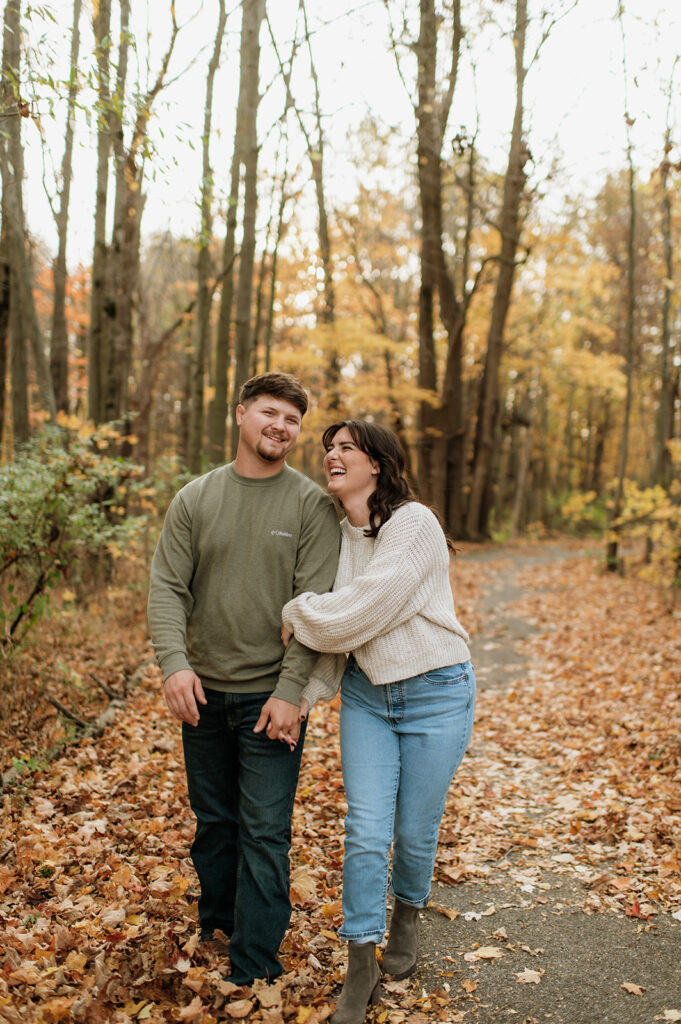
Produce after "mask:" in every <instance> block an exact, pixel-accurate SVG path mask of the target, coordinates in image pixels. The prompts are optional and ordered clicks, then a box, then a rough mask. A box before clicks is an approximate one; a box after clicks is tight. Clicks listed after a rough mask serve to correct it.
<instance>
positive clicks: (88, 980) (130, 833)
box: [0, 559, 681, 1024]
mask: <svg viewBox="0 0 681 1024" xmlns="http://www.w3.org/2000/svg"><path fill="white" fill-rule="evenodd" d="M493 571H494V566H493V565H489V566H486V567H484V569H483V567H481V566H480V565H472V564H467V563H466V562H465V561H463V560H462V561H460V562H459V563H458V564H457V565H456V589H457V607H458V610H459V613H460V615H461V618H462V620H464V621H466V622H472V623H473V625H474V627H475V616H476V609H475V607H474V604H473V597H474V596H476V594H477V590H478V588H479V587H481V586H482V585H483V584H484V573H485V572H487V573H488V574H489V573H491V572H493ZM519 582H524V583H525V585H526V586H527V588H528V590H527V596H526V597H524V598H523V600H522V601H520V602H518V605H517V606H516V608H515V609H514V610H515V611H517V613H518V614H521V615H523V616H525V617H527V618H530V619H533V620H534V622H535V624H536V627H537V629H538V632H537V634H535V635H534V636H533V637H531V638H530V639H529V640H528V641H526V643H527V652H528V663H529V667H528V669H527V671H526V673H525V674H524V675H523V676H522V678H519V679H518V680H517V681H516V682H513V683H511V685H509V686H507V687H505V688H503V689H494V690H485V691H483V692H481V693H480V695H479V700H478V710H477V718H476V729H475V733H474V741H473V744H472V747H471V750H470V752H469V754H468V755H467V756H466V758H465V759H464V762H463V764H462V766H461V768H460V770H459V773H458V774H457V778H456V780H455V783H454V785H453V786H452V789H451V792H450V796H449V798H448V801H447V807H446V812H445V818H444V820H443V825H442V830H441V843H440V848H439V855H438V861H437V864H436V878H437V879H438V880H439V881H441V882H443V883H444V884H445V885H448V886H456V885H457V884H459V883H460V882H463V881H465V880H466V879H471V878H473V879H482V880H488V881H490V883H493V882H494V879H495V877H497V876H498V875H499V874H501V875H506V876H507V877H511V878H512V879H513V881H514V883H515V884H516V885H517V886H518V888H519V889H521V890H522V891H523V893H525V894H527V896H528V897H531V900H530V901H528V902H531V901H532V900H534V901H539V900H541V899H545V896H544V895H543V894H544V893H545V891H546V890H548V889H549V888H550V882H546V881H545V876H546V875H548V874H549V873H556V872H558V873H567V874H570V875H572V876H573V877H575V879H577V880H578V881H579V882H580V883H581V891H582V892H583V899H582V909H583V910H584V912H586V913H589V914H593V913H599V912H604V911H612V910H616V911H619V912H620V913H624V914H627V915H629V916H631V917H634V918H640V920H641V924H642V925H647V923H648V922H649V921H650V920H651V919H653V918H654V916H655V915H658V914H661V913H668V912H669V913H673V914H674V915H675V916H678V914H679V911H680V910H681V859H680V858H681V800H679V796H678V794H679V792H681V787H680V786H679V783H680V782H681V740H680V739H679V737H681V728H680V727H681V630H679V628H678V626H679V621H678V615H675V614H674V613H673V612H670V611H669V609H668V608H667V607H666V605H665V602H664V599H663V597H662V596H661V595H660V594H658V593H657V592H656V591H654V590H653V589H651V588H650V586H649V585H647V584H643V583H641V582H640V581H636V580H629V579H624V580H623V579H620V578H619V577H612V576H605V575H601V574H600V573H599V572H598V571H597V569H596V568H595V567H594V565H592V564H591V563H590V562H589V561H588V560H585V559H572V560H570V563H569V566H566V565H564V564H560V563H558V564H552V565H549V566H546V567H545V568H537V567H536V566H535V567H532V569H531V570H530V569H528V570H526V571H524V572H523V573H521V574H520V577H519ZM566 612H569V614H566ZM474 631H475V630H473V632H474ZM337 719H338V708H337V706H331V707H329V708H326V709H324V711H322V712H320V711H317V712H316V713H315V714H314V715H313V717H312V720H311V722H310V727H309V731H308V741H307V743H306V750H305V755H304V764H303V769H302V772H301V779H300V786H299V791H298V798H297V801H296V807H295V812H294V844H293V851H292V889H291V897H292V904H293V908H294V909H293V918H292V926H291V929H290V930H289V932H288V933H287V936H286V938H285V940H284V944H283V947H282V960H283V963H284V968H285V974H284V975H283V977H282V978H281V979H279V980H278V981H277V983H276V984H274V985H270V986H267V985H263V984H261V983H256V984H254V985H253V986H250V987H240V988H239V987H237V986H234V985H233V984H232V983H231V982H230V981H229V975H228V962H227V961H226V959H225V957H224V956H223V955H221V954H220V951H219V950H218V951H216V950H215V949H213V948H204V945H203V944H201V943H199V942H198V939H197V932H196V899H197V886H196V881H195V877H194V873H193V868H192V865H191V861H190V859H189V845H190V843H191V838H192V832H193V824H192V819H191V815H190V812H189V810H188V806H187V798H186V787H185V781H184V769H183V762H182V751H181V742H180V736H179V730H178V729H177V726H176V725H175V723H173V722H172V721H171V720H170V719H169V717H168V716H167V714H166V712H165V709H164V705H163V701H162V696H161V692H160V686H159V677H158V673H157V670H156V669H155V668H153V667H149V668H148V670H147V671H146V673H145V675H144V677H143V679H142V681H141V684H140V685H139V686H138V687H137V688H136V690H135V691H134V692H133V693H132V694H131V696H130V697H129V699H128V703H127V706H126V707H125V709H124V710H123V711H122V712H121V713H120V714H119V716H118V718H117V720H116V722H115V725H114V726H113V727H112V728H111V729H109V730H108V731H107V732H105V733H104V735H103V736H101V737H100V738H98V739H95V738H92V737H88V738H85V739H83V740H82V741H81V742H80V743H78V744H74V745H72V746H70V747H67V748H66V749H65V751H64V752H63V754H62V756H61V757H60V759H59V760H57V761H55V762H53V763H51V764H49V765H46V766H45V767H44V768H43V769H42V770H41V771H37V772H36V773H35V774H34V775H33V778H32V786H31V788H30V790H26V789H25V788H20V789H18V790H16V791H14V790H13V791H11V792H7V793H5V794H4V795H3V812H4V813H3V823H2V832H1V838H0V943H1V947H2V951H3V952H2V959H1V960H0V965H1V970H0V1020H2V1021H7V1022H10V1024H14V1022H22V1024H23V1022H33V1021H35V1022H39V1024H43V1022H44V1024H50V1022H59V1021H74V1022H87V1024H103V1022H107V1024H108V1022H113V1024H128V1022H135V1021H147V1022H150V1024H159V1022H161V1021H169V1020H170V1021H172V1020H177V1021H180V1020H184V1021H199V1022H202V1024H211V1022H213V1021H228V1020H248V1021H253V1022H263V1024H284V1022H286V1024H288V1022H291V1021H295V1022H296V1024H320V1022H322V1021H324V1020H326V1019H328V1017H329V1016H330V1014H331V1012H332V1010H333V1004H334V1000H335V998H336V994H337V991H338V985H339V983H340V982H342V977H343V973H344V963H345V951H344V947H343V945H342V944H341V943H340V942H339V940H338V938H337V928H338V926H339V924H340V922H341V920H342V911H341V904H340V896H341V866H342V818H343V815H344V812H345V804H344V797H343V788H342V780H341V774H340V759H339V753H338V740H337V736H338V720H337ZM499 908H500V909H502V905H499ZM433 910H435V911H439V912H440V913H442V914H444V915H445V916H447V917H449V918H450V919H454V918H455V917H457V916H459V912H458V911H451V910H448V909H447V908H444V907H441V906H438V904H437V903H434V904H433ZM495 910H496V906H495V904H494V903H492V902H490V903H488V904H487V905H486V907H485V909H484V910H483V909H482V908H481V909H480V911H479V916H480V917H481V918H482V917H483V916H488V917H489V918H490V939H492V941H494V939H496V941H497V942H499V940H501V941H502V945H501V946H499V945H489V946H485V945H483V946H477V948H474V949H472V950H469V951H463V952H461V953H458V954H457V955H456V956H453V957H447V958H446V959H447V960H449V961H450V962H451V963H452V966H453V967H454V968H455V969H454V970H453V971H452V972H449V974H450V977H451V979H452V981H451V984H450V982H449V980H447V979H446V978H445V977H444V976H443V984H442V987H441V988H438V989H436V990H435V991H434V992H430V993H428V992H425V991H424V990H422V989H421V988H420V986H419V982H418V976H416V977H415V978H413V979H407V980H406V981H403V982H386V983H384V985H383V997H382V1000H381V1003H380V1004H379V1006H378V1007H377V1008H376V1009H374V1010H372V1011H371V1013H370V1017H369V1019H370V1020H372V1021H374V1022H376V1021H377V1022H379V1024H401V1022H403V1021H409V1022H417V1024H418V1022H419V1021H421V1022H428V1024H431V1022H434V1021H438V1020H440V1021H447V1022H450V1021H451V1022H454V1021H464V1020H467V1019H472V1016H471V1015H472V1014H474V1013H475V1006H474V1005H473V1004H472V1003H471V1000H473V1001H474V1000H475V988H476V982H475V977H474V976H471V975H470V974H466V973H463V974H462V973H461V972H462V971H463V972H470V971H471V970H473V971H477V970H484V971H490V970H491V971H493V970H495V965H496V964H497V963H502V962H503V961H504V960H505V959H507V957H509V956H510V957H513V956H514V954H517V955H518V956H519V957H520V956H522V955H523V954H524V955H525V956H526V955H527V954H531V955H533V956H540V955H541V953H542V952H543V950H534V951H533V950H530V949H529V948H527V947H522V946H519V947H518V946H513V945H512V944H511V943H509V942H508V936H507V934H506V930H505V929H498V930H495V929H494V924H493V920H494V913H495ZM477 916H478V915H477V914H476V917H477ZM504 942H505V943H506V945H503V943H504ZM476 945H477V944H476ZM470 954H473V955H472V956H471V955H470ZM446 973H447V972H443V975H444V974H446ZM542 976H543V969H542V968H541V967H539V966H537V961H536V960H535V962H534V966H533V967H532V968H530V967H527V966H525V965H524V964H522V963H518V970H517V971H516V981H518V982H521V983H525V984H528V983H529V984H530V985H538V986H540V980H541V978H542ZM457 979H458V980H457ZM621 984H622V987H623V988H624V990H625V992H629V993H631V995H634V994H638V993H634V992H633V989H635V988H637V987H639V986H637V984H636V983H635V982H633V981H630V979H624V980H623V981H622V982H621ZM677 1012H679V1011H677V1010H675V1009H672V1008H669V1010H666V1011H665V1015H664V1017H662V1018H659V1019H668V1020H674V1019H678V1018H677V1017H676V1016H675V1014H676V1013H677ZM667 1014H668V1016H667Z"/></svg>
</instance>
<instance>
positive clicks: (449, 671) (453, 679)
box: [421, 661, 468, 686]
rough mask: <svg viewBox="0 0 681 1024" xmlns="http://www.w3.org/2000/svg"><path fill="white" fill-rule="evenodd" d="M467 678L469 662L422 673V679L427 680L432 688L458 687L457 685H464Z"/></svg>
mask: <svg viewBox="0 0 681 1024" xmlns="http://www.w3.org/2000/svg"><path fill="white" fill-rule="evenodd" d="M467 678H468V662H465V661H464V662H462V663H461V664H460V665H445V666H444V668H435V669H433V670H432V672H422V673H421V679H425V681H426V682H427V683H430V684H431V685H432V686H456V685H457V683H464V682H465V681H466V679H467Z"/></svg>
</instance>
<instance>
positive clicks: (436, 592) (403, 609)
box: [282, 501, 470, 706]
mask: <svg viewBox="0 0 681 1024" xmlns="http://www.w3.org/2000/svg"><path fill="white" fill-rule="evenodd" d="M364 530H365V527H362V526H351V525H350V523H349V522H348V520H347V519H344V520H343V522H342V523H341V536H342V542H341V553H340V560H339V563H338V571H337V573H336V580H335V583H334V585H333V590H332V591H331V592H330V593H328V594H312V593H305V594H300V595H299V596H298V597H296V598H294V599H293V600H292V601H289V602H288V603H287V604H286V605H284V609H283V612H282V620H283V623H284V625H285V626H286V628H287V629H289V630H290V631H291V632H292V633H293V634H294V635H295V636H296V638H297V639H298V640H299V641H300V642H301V643H303V644H305V645H306V646H307V647H311V648H312V649H313V650H316V651H321V652H323V654H322V655H321V656H320V658H319V659H318V661H317V665H316V667H315V669H314V671H313V673H312V675H311V677H310V682H309V684H308V686H307V687H306V689H305V691H304V693H303V696H304V697H306V698H307V700H308V702H309V704H310V706H312V705H313V704H314V703H315V701H317V700H319V699H325V700H330V699H331V697H333V695H334V694H335V693H336V692H337V691H338V687H339V686H340V681H341V678H342V675H343V670H344V667H345V662H346V654H347V653H349V652H352V653H353V654H354V656H355V659H356V660H357V663H358V665H359V667H360V668H361V669H362V671H363V672H365V673H366V675H367V676H368V677H369V679H370V680H371V682H372V683H373V684H374V685H382V684H386V683H392V682H395V681H396V680H398V679H408V678H410V677H411V676H416V675H420V674H421V673H423V672H428V671H432V670H433V669H436V668H442V667H443V666H445V665H456V664H459V663H460V662H462V661H468V660H469V658H470V652H469V650H468V645H467V641H468V634H467V633H466V631H465V630H464V628H463V626H462V625H461V623H460V622H459V621H458V619H457V617H456V614H455V611H454V600H453V598H452V590H451V586H450V582H449V551H448V549H447V543H446V541H445V538H444V534H443V532H442V528H441V527H440V524H439V523H438V521H437V519H436V518H435V516H434V514H433V513H432V512H431V511H430V509H428V508H426V506H425V505H421V504H420V503H419V502H416V501H411V502H408V503H407V504H406V505H402V506H400V508H398V509H396V511H395V512H393V514H392V516H391V517H390V519H389V520H388V521H387V523H385V524H384V525H383V526H382V527H381V529H380V531H379V533H378V536H377V537H375V538H374V537H365V536H364Z"/></svg>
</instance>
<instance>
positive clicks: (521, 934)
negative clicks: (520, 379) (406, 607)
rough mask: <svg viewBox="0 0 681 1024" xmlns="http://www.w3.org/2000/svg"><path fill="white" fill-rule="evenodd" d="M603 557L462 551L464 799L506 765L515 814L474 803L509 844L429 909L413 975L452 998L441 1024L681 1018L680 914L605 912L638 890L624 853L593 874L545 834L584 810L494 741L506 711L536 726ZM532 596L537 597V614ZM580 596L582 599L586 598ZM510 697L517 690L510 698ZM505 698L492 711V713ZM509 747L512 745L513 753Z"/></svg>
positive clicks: (576, 854)
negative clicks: (468, 664)
mask: <svg viewBox="0 0 681 1024" xmlns="http://www.w3.org/2000/svg"><path fill="white" fill-rule="evenodd" d="M599 555H600V552H591V553H590V554H589V553H587V552H586V551H584V550H580V549H579V548H576V547H573V546H560V545H555V544H548V543H541V544H538V545H530V546H524V545H514V546H505V547H503V548H479V549H471V550H468V551H465V552H463V553H462V554H460V555H459V558H460V559H461V563H460V565H459V566H458V570H459V573H460V575H461V576H462V577H466V576H470V577H471V579H473V580H474V581H475V583H476V586H477V587H479V596H478V598H477V600H476V602H475V607H474V615H473V618H474V621H475V622H476V623H477V628H476V629H474V630H473V639H472V653H473V661H474V664H475V666H476V674H477V677H478V683H479V687H478V712H479V716H480V718H481V729H480V731H478V728H477V725H476V730H475V731H474V735H473V740H472V743H471V746H470V748H469V751H468V753H467V755H466V759H465V761H464V764H463V765H462V768H461V769H460V775H462V777H463V778H462V783H463V788H464V792H465V791H466V789H467V788H468V785H469V780H470V779H471V778H472V779H474V780H475V781H476V783H477V787H476V790H475V792H476V793H477V794H485V792H486V788H489V787H487V786H486V782H487V781H488V782H489V784H490V786H491V788H492V789H493V790H494V791H495V792H501V791H503V784H500V783H499V779H498V776H499V773H500V771H501V773H502V774H503V773H504V771H506V773H507V781H509V782H510V784H511V786H512V788H513V789H514V793H515V802H516V806H515V807H512V808H511V809H510V810H511V813H510V815H509V813H508V812H509V808H508V802H507V801H503V800H502V801H500V806H498V808H495V806H494V803H495V800H494V795H493V794H492V795H491V801H490V805H487V804H486V803H485V802H483V804H482V806H479V805H478V808H476V799H475V797H474V798H473V801H472V806H471V808H470V815H471V822H472V831H475V821H476V809H479V810H480V811H481V812H482V814H481V818H484V817H485V816H487V817H489V816H490V815H491V816H492V817H494V815H495V814H496V813H497V811H498V813H499V814H505V824H506V825H507V828H508V836H509V841H508V843H507V846H506V849H502V850H501V851H500V852H499V854H498V856H497V857H496V859H495V858H493V857H492V858H490V859H489V860H487V861H486V863H484V864H479V869H480V874H481V877H480V878H477V877H466V878H465V879H463V880H461V881H459V882H458V884H455V885H451V884H447V882H448V881H449V879H447V878H446V876H445V880H444V881H440V882H439V883H438V884H437V885H436V886H435V887H434V889H433V894H432V904H431V908H430V909H429V910H428V911H427V912H426V913H424V914H423V915H422V916H423V926H422V936H423V955H422V961H421V965H420V968H419V971H418V973H417V976H416V979H417V983H418V984H420V985H422V986H423V988H424V989H425V990H426V991H428V992H431V993H432V992H433V991H434V990H437V989H438V988H442V987H443V985H448V986H449V990H450V991H455V992H457V996H456V997H455V1001H454V1006H453V1007H452V1008H451V1009H450V1011H449V1014H448V1015H447V1016H445V1017H444V1018H443V1019H446V1020H447V1021H458V1020H461V1021H466V1022H469V1021H476V1022H478V1024H499V1022H502V1021H509V1022H517V1024H520V1022H522V1024H539V1022H544V1021H547V1022H548V1021H550V1022H552V1024H605V1022H608V1024H609V1022H612V1024H652V1022H653V1021H658V1020H676V1021H679V1020H681V967H680V957H679V948H680V946H679V943H680V940H681V924H680V923H679V920H678V918H679V917H681V914H679V913H678V910H677V913H676V915H675V917H676V919H675V917H672V915H671V913H666V914H664V913H657V911H656V910H654V908H652V907H649V906H647V905H645V904H644V905H643V909H641V905H642V903H643V896H641V898H640V900H639V899H638V898H637V897H635V896H634V898H633V902H631V901H630V905H629V906H628V907H626V908H622V906H621V905H618V904H617V903H616V902H614V901H612V900H610V902H609V903H608V901H607V900H602V901H601V903H600V905H599V900H598V897H596V896H594V895H593V894H595V893H598V892H599V891H602V890H603V888H604V887H605V888H607V886H608V883H613V884H614V885H615V886H617V885H619V886H620V887H623V888H625V889H626V888H627V883H628V882H629V884H632V887H633V883H632V880H631V878H629V879H628V878H627V876H628V875H632V874H633V873H634V872H633V871H632V867H631V865H630V864H627V863H626V860H627V857H626V852H624V851H623V852H622V858H621V859H622V861H623V863H617V862H616V857H615V856H613V857H611V858H606V859H605V860H602V861H601V862H600V863H599V865H598V867H595V869H594V867H592V866H591V865H593V860H592V861H591V865H590V864H589V861H590V857H589V851H588V845H587V844H584V843H583V842H580V839H579V836H574V835H572V836H570V840H571V841H570V842H569V843H566V845H565V846H564V847H561V845H560V843H558V844H555V843H552V842H551V839H546V838H545V836H550V835H551V833H553V838H554V839H555V838H559V837H560V830H558V835H556V832H557V830H556V828H555V825H556V817H557V815H560V813H561V810H562V811H563V812H565V811H567V812H572V813H573V814H574V813H575V812H577V815H578V816H579V794H578V793H577V794H576V793H575V792H570V791H569V790H568V791H566V790H565V785H564V778H561V775H560V772H559V771H558V770H557V768H556V765H555V763H553V759H552V757H545V758H537V757H532V756H528V757H526V758H524V759H523V754H522V749H521V750H520V752H518V750H517V748H516V749H515V750H513V754H512V755H511V756H510V757H506V755H504V756H505V757H506V761H507V765H506V766H505V767H502V766H501V765H500V764H499V753H500V747H499V746H498V744H497V741H498V739H499V732H500V723H501V729H503V723H504V716H505V715H508V716H509V717H508V721H509V723H510V721H511V717H516V716H523V717H524V721H523V723H522V729H523V730H530V731H534V730H536V731H540V730H541V727H542V723H541V721H537V720H536V719H537V711H536V708H530V707H529V706H528V708H527V709H525V713H524V714H523V708H522V700H523V697H522V694H523V689H524V688H525V687H526V686H528V687H531V686H532V685H533V682H534V681H535V680H536V679H541V678H542V677H545V676H547V675H548V674H550V672H551V668H550V667H548V668H547V666H546V665H545V664H543V659H544V657H545V655H546V654H547V653H548V651H549V650H551V647H552V642H551V634H552V632H555V631H556V629H557V624H556V622H555V621H554V620H553V619H552V615H553V614H555V609H556V608H562V609H563V611H564V613H565V614H569V611H570V609H571V607H572V602H573V600H574V586H575V581H574V580H573V579H572V577H573V576H578V575H580V572H581V573H584V572H586V573H587V575H588V574H589V573H593V572H594V567H595V566H596V564H597V559H598V556H599ZM589 563H591V568H589V567H588V566H589ZM471 570H473V574H472V576H471ZM575 570H579V571H575ZM543 594H546V595H547V597H548V596H551V597H552V599H553V605H552V607H551V608H550V609H549V610H547V613H546V615H547V618H546V620H544V621H542V622H538V621H537V618H538V617H537V608H538V607H541V605H542V595H543ZM528 597H531V598H532V599H533V602H534V603H533V604H531V606H530V607H528V606H527V604H526V599H527V598H528ZM584 597H585V600H587V599H588V595H587V594H586V593H585V595H584ZM457 603H458V602H457ZM576 628H579V627H576ZM559 642H560V641H559ZM509 690H512V691H515V699H514V697H513V693H511V694H510V701H509ZM504 702H506V706H505V707H501V708H497V709H496V711H495V709H494V705H497V704H502V705H503V704H504ZM490 708H492V711H491V714H492V716H494V714H495V713H496V714H497V720H496V721H495V723H494V728H493V729H492V730H490V729H488V728H486V722H487V716H488V715H489V714H490ZM544 713H545V715H546V716H550V714H551V708H550V707H545V708H544ZM577 735H578V734H577ZM587 742H588V741H587ZM574 745H575V746H578V743H576V744H574ZM512 748H513V742H512V741H511V742H510V743H509V745H508V746H507V751H508V750H509V749H512ZM521 748H522V739H521ZM571 753H572V750H567V751H566V754H568V755H569V754H571ZM485 776H488V779H487V780H486V779H485ZM476 777H477V778H476ZM458 780H459V776H457V780H455V782H454V784H453V790H456V788H457V781H458ZM454 802H455V803H457V798H456V796H455V797H454ZM504 805H505V806H504ZM586 817H587V820H590V816H589V815H587V816H586ZM577 824H579V822H577ZM502 827H503V826H502ZM523 834H524V836H525V837H526V838H525V841H523ZM511 835H512V839H511V838H510V837H511ZM568 835H569V830H568ZM574 840H577V842H576V843H575V842H574ZM525 844H526V845H525ZM542 846H545V847H546V853H545V854H543V853H542ZM599 876H600V877H599ZM441 877H442V875H441ZM609 891H610V892H613V891H615V890H613V889H612V888H611V889H610V890H609ZM677 908H678V904H677ZM623 911H624V912H623ZM651 911H652V913H651ZM476 944H479V945H478V947H477V949H476ZM416 979H415V980H416ZM625 985H626V986H627V987H626V988H625V987H623V986H625ZM397 994H398V993H397V992H395V993H394V995H397ZM448 995H449V993H448ZM431 1002H432V998H431Z"/></svg>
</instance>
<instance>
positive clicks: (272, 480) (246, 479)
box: [227, 462, 289, 487]
mask: <svg viewBox="0 0 681 1024" xmlns="http://www.w3.org/2000/svg"><path fill="white" fill-rule="evenodd" d="M227 469H228V470H229V472H230V474H231V476H233V477H234V479H235V480H236V482H237V483H240V484H243V485H244V486H245V487H268V486H270V484H276V483H278V482H279V480H281V478H282V477H283V476H284V475H285V474H286V473H287V472H288V471H289V467H288V466H287V465H286V463H284V465H283V466H282V468H281V469H280V470H279V472H278V473H274V474H273V475H272V476H244V475H243V473H239V472H238V470H236V469H235V468H234V463H233V462H230V463H228V465H227Z"/></svg>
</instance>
